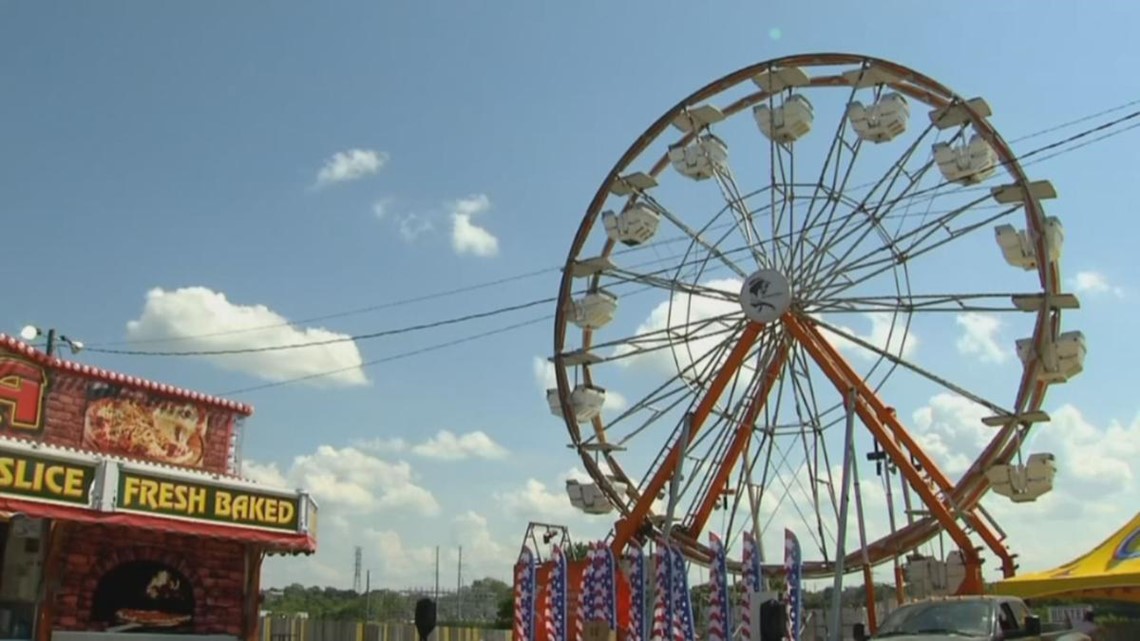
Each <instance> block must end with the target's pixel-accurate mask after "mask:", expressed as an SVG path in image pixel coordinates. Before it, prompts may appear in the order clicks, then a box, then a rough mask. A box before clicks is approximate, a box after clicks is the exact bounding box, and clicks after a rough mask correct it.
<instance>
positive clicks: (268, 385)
mask: <svg viewBox="0 0 1140 641" xmlns="http://www.w3.org/2000/svg"><path fill="white" fill-rule="evenodd" d="M1132 104H1140V100H1138V101H1135V102H1133V103H1129V105H1132ZM1119 110H1120V108H1115V109H1112V110H1109V111H1119ZM1136 118H1140V111H1135V112H1132V113H1130V114H1128V115H1126V116H1123V117H1121V118H1117V119H1115V120H1113V121H1112V122H1109V123H1105V124H1103V125H1100V126H1097V127H1093V128H1090V129H1088V130H1084V131H1082V132H1079V133H1077V134H1075V135H1073V136H1069V137H1068V138H1066V139H1064V140H1062V141H1059V142H1057V143H1051V144H1048V145H1044V146H1043V147H1040V148H1038V149H1035V150H1032V151H1031V152H1028V153H1026V154H1025V155H1023V156H1021V157H1020V158H1026V157H1030V156H1032V155H1036V154H1040V153H1044V152H1045V151H1048V150H1050V149H1057V148H1058V147H1060V146H1062V145H1064V144H1067V143H1070V142H1075V141H1077V140H1080V139H1082V138H1086V137H1088V136H1091V135H1093V134H1095V133H1097V132H1102V131H1104V130H1105V129H1107V128H1109V127H1112V126H1115V125H1117V124H1121V123H1123V122H1127V121H1129V120H1133V119H1136ZM1087 119H1088V118H1086V120H1087ZM1073 122H1078V121H1073ZM1069 124H1071V123H1069ZM1065 126H1068V124H1065V125H1058V127H1057V128H1062V127H1065ZM1137 127H1140V123H1137V124H1134V125H1131V126H1129V127H1126V128H1125V129H1122V130H1118V131H1115V132H1108V133H1105V134H1103V135H1101V136H1097V137H1095V138H1093V139H1091V140H1087V141H1084V142H1082V143H1081V144H1080V145H1077V146H1075V147H1073V148H1070V149H1066V150H1060V151H1058V152H1056V153H1053V154H1049V155H1047V156H1044V157H1040V158H1037V159H1036V160H1034V162H1041V161H1043V160H1046V159H1048V158H1052V157H1055V156H1057V155H1060V154H1063V153H1066V152H1067V151H1073V150H1075V149H1079V148H1081V147H1085V146H1087V145H1089V144H1092V143H1093V142H1097V141H1100V140H1104V139H1106V138H1110V137H1113V136H1116V135H1120V134H1121V133H1124V132H1125V131H1129V130H1131V129H1135V128H1137ZM1055 129H1056V128H1054V129H1052V130H1055ZM1052 130H1043V131H1042V132H1038V133H1037V134H1031V135H1030V136H1035V135H1039V134H1040V133H1044V132H1047V131H1052ZM1027 137H1029V136H1027ZM1020 158H1019V160H1020ZM553 318H554V315H553V314H548V315H546V316H541V317H538V318H533V319H530V320H528V321H523V322H521V323H515V324H513V325H507V326H505V327H501V328H498V329H494V330H490V331H486V332H481V333H478V334H471V335H468V336H464V337H461V338H457V339H453V340H450V341H446V342H443V343H436V344H434V345H429V346H426V347H422V348H419V349H415V350H411V351H407V352H400V353H397V354H393V355H391V356H385V357H381V358H378V359H373V360H370V361H366V362H364V363H361V364H360V365H355V366H351V367H341V368H337V369H333V370H328V371H324V372H317V373H314V374H308V375H305V376H299V377H296V378H291V379H286V380H282V381H274V382H271V383H265V384H262V385H255V386H251V387H245V388H240V389H236V390H230V391H228V392H222V393H221V394H220V395H221V396H233V395H238V394H246V393H249V392H255V391H260V390H265V389H270V388H275V387H281V386H283V385H290V384H292V383H299V382H303V381H308V380H314V379H318V378H323V377H326V376H335V375H336V374H340V373H343V372H346V371H351V370H355V369H358V368H360V369H363V368H366V367H371V366H374V365H379V364H381V363H387V362H391V361H395V360H400V359H405V358H410V357H412V356H416V355H419V354H423V353H426V352H431V351H436V350H440V349H445V348H447V347H451V346H454V345H458V344H461V343H467V342H471V341H475V340H479V339H482V338H486V337H489V336H493V335H496V334H503V333H506V332H511V331H515V330H517V329H521V328H523V327H527V326H530V325H535V324H537V323H540V322H543V321H547V320H551V319H553Z"/></svg>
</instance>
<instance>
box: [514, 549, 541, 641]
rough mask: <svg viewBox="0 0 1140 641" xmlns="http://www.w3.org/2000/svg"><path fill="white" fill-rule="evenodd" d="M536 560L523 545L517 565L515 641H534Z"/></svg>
mask: <svg viewBox="0 0 1140 641" xmlns="http://www.w3.org/2000/svg"><path fill="white" fill-rule="evenodd" d="M535 583H536V580H535V560H534V554H533V553H532V552H531V551H530V548H528V547H526V546H523V549H522V552H521V553H519V561H518V563H517V564H516V565H515V633H514V639H515V641H534V632H535V629H534V604H535Z"/></svg>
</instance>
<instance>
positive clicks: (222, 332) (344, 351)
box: [127, 287, 368, 386]
mask: <svg viewBox="0 0 1140 641" xmlns="http://www.w3.org/2000/svg"><path fill="white" fill-rule="evenodd" d="M127 338H128V339H129V340H131V341H134V342H155V341H162V342H169V343H168V344H163V345H160V346H159V347H158V348H159V349H162V350H168V351H178V352H186V351H222V350H243V349H258V348H269V347H279V346H283V345H299V344H305V343H321V342H326V341H337V342H333V343H329V344H325V345H314V346H312V347H302V348H294V349H277V350H269V351H260V352H247V353H241V354H221V355H206V356H203V358H205V359H206V360H207V361H209V362H210V363H211V364H213V365H216V366H218V367H221V368H223V369H227V370H231V371H235V372H242V373H244V374H249V375H252V376H256V377H258V378H261V379H264V380H268V381H283V380H288V379H293V378H300V377H304V376H310V375H314V374H323V373H326V372H332V371H335V372H336V373H333V374H329V375H328V376H322V377H321V378H315V379H312V380H311V381H310V382H311V384H315V385H320V384H331V385H340V386H355V385H365V384H367V383H368V378H367V377H366V376H365V374H364V370H363V369H361V364H362V360H361V357H360V351H359V350H358V349H357V347H356V343H355V342H354V341H353V340H351V338H350V337H349V336H348V335H346V334H338V333H336V332H331V331H329V330H326V329H320V328H311V327H310V328H300V327H296V326H293V325H291V324H289V322H288V321H287V320H286V319H285V317H283V316H281V315H280V314H278V313H276V312H274V311H273V310H271V309H269V308H268V307H266V306H265V305H239V304H236V303H232V302H230V301H229V300H227V299H226V295H225V294H223V293H221V292H215V291H213V290H210V289H208V288H205V287H184V288H181V289H176V290H172V291H167V290H164V289H161V288H155V289H152V290H150V291H149V292H147V296H146V304H145V305H144V307H143V311H142V314H141V315H140V316H139V317H138V319H136V320H132V321H130V322H128V323H127ZM140 347H141V345H140Z"/></svg>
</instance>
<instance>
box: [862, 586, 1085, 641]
mask: <svg viewBox="0 0 1140 641" xmlns="http://www.w3.org/2000/svg"><path fill="white" fill-rule="evenodd" d="M1048 627H1049V629H1043V626H1042V624H1041V620H1040V619H1039V618H1037V617H1036V616H1034V615H1033V614H1031V613H1030V611H1029V608H1028V607H1027V606H1026V605H1025V602H1024V601H1022V600H1021V599H1018V598H1016V597H1008V596H965V597H945V598H936V599H926V600H922V601H915V602H912V603H907V604H906V605H903V606H901V607H899V608H898V609H897V610H895V611H894V612H891V614H890V615H889V616H888V617H887V618H886V619H885V620H884V621H883V622H882V624H881V625H880V626H879V629H878V630H876V631H875V634H874V635H873V636H867V633H866V631H865V628H864V627H863V625H862V624H857V625H856V626H855V630H854V632H855V634H854V636H855V641H879V640H880V639H890V640H891V641H965V640H966V639H979V640H984V641H1006V640H1007V639H1023V640H1025V641H1090V638H1089V636H1088V635H1086V634H1084V633H1081V632H1077V631H1075V630H1071V629H1056V628H1057V626H1048Z"/></svg>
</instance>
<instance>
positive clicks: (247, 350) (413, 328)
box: [88, 110, 1140, 356]
mask: <svg viewBox="0 0 1140 641" xmlns="http://www.w3.org/2000/svg"><path fill="white" fill-rule="evenodd" d="M1136 118H1140V110H1138V111H1133V112H1131V113H1129V114H1127V115H1125V116H1122V117H1120V118H1116V119H1114V120H1112V121H1109V122H1106V123H1102V124H1100V125H1097V126H1095V127H1091V128H1088V129H1085V130H1082V131H1080V132H1077V133H1076V134H1073V135H1071V136H1068V137H1066V138H1064V139H1062V140H1059V141H1056V142H1052V143H1049V144H1046V145H1043V146H1041V147H1038V148H1036V149H1033V150H1030V151H1028V152H1026V153H1024V154H1022V155H1020V156H1018V157H1016V158H1014V159H1013V161H1021V160H1025V159H1029V158H1032V157H1034V156H1036V155H1038V154H1041V153H1044V152H1046V151H1050V150H1055V149H1058V148H1060V147H1063V146H1064V145H1066V144H1070V143H1072V142H1076V141H1078V140H1081V139H1083V138H1087V137H1089V136H1092V135H1094V134H1096V133H1099V132H1104V131H1105V130H1107V129H1110V128H1112V127H1114V126H1116V125H1119V124H1122V123H1124V122H1127V121H1129V120H1133V119H1136ZM1129 129H1132V127H1128V128H1126V129H1123V130H1118V131H1114V132H1108V133H1105V134H1104V135H1102V136H1100V137H1098V138H1095V139H1093V140H1092V141H1088V142H1087V143H1085V144H1090V143H1091V142H1095V141H1096V140H1103V139H1105V138H1108V137H1111V136H1114V135H1119V134H1120V133H1123V132H1124V131H1127V130H1129ZM1081 146H1084V145H1081ZM1075 148H1079V147H1075ZM1075 148H1074V149H1075ZM1065 151H1070V150H1061V151H1059V152H1057V153H1055V154H1051V155H1050V156H1049V157H1053V156H1056V155H1059V154H1060V153H1064V152H1065ZM948 184H950V183H949V182H943V183H939V184H937V185H934V186H933V187H928V188H926V189H922V190H918V191H916V192H914V193H913V194H911V195H910V196H909V197H912V198H913V197H916V196H921V195H924V194H927V193H930V192H932V191H937V190H938V189H940V188H941V187H944V186H946V185H948ZM555 269H558V268H547V269H543V270H538V271H535V272H528V274H529V275H533V274H537V273H545V272H549V271H552V270H555ZM528 274H524V275H520V276H513V277H510V278H509V279H500V282H501V281H504V280H517V279H520V278H525V277H527V275H528ZM488 286H490V285H489V284H488V285H484V287H488ZM463 291H468V289H463V288H460V289H457V290H452V292H453V293H458V292H463ZM428 296H435V295H434V294H432V295H425V296H422V297H420V298H421V299H424V298H427V297H428ZM557 300H558V298H557V297H555V296H551V297H547V298H541V299H537V300H532V301H528V302H525V303H519V304H515V305H508V306H505V307H498V308H496V309H492V310H488V311H484V312H478V313H474V314H465V315H462V316H457V317H454V318H448V319H444V320H439V321H432V322H429V323H420V324H416V325H410V326H406V327H399V328H394V329H387V330H381V331H376V332H368V333H363V334H355V335H348V336H338V337H336V338H330V339H326V340H319V341H307V342H303V343H291V344H286V345H267V346H260V347H244V348H233V349H216V350H185V351H150V350H130V349H107V348H100V347H90V348H88V351H90V352H95V353H100V354H116V355H125V356H224V355H235V354H255V353H261V352H275V351H284V350H293V349H304V348H309V347H320V346H326V345H334V344H337V343H347V342H355V341H362V340H370V339H375V338H381V337H387V336H396V335H400V334H407V333H412V332H417V331H422V330H427V329H435V328H438V327H444V326H448V325H456V324H460V323H466V322H469V321H473V320H479V319H483V318H490V317H494V316H499V315H502V314H507V313H510V312H515V311H520V310H523V309H528V308H531V307H536V306H538V305H545V304H548V303H553V302H556V301H557ZM394 304H395V303H389V304H387V305H388V306H392V305H394ZM380 307H383V305H377V306H373V307H372V309H377V308H380ZM351 313H356V312H340V313H337V314H328V315H325V316H324V318H330V317H335V316H344V315H348V314H351Z"/></svg>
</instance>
